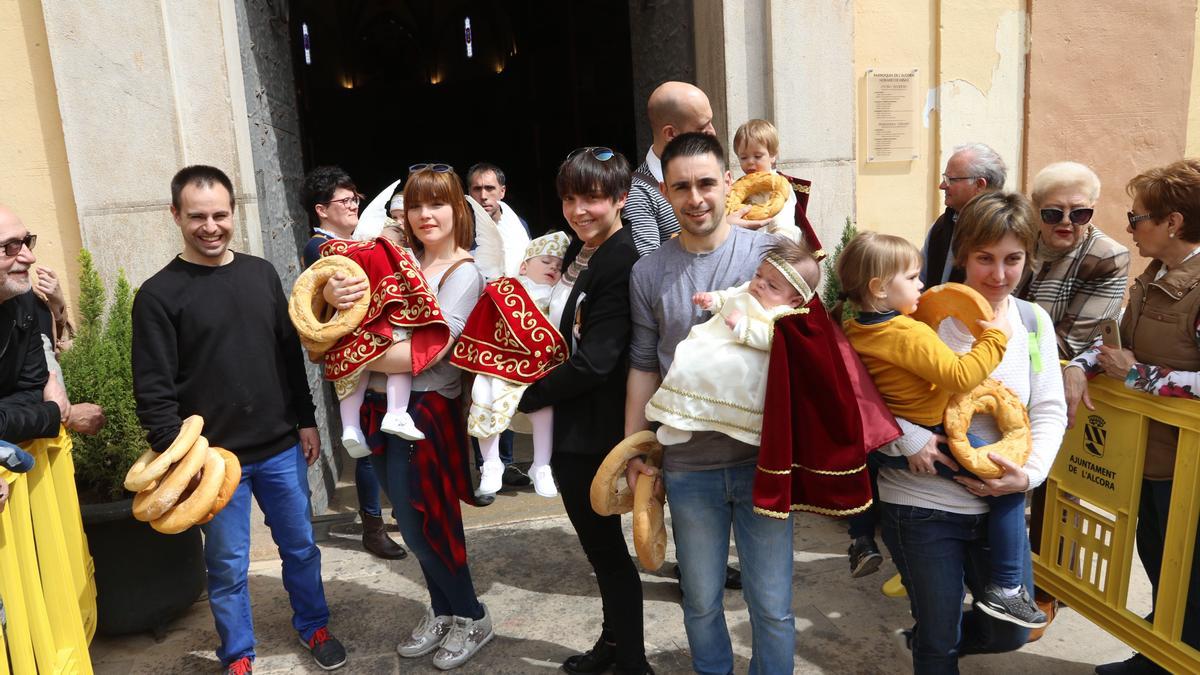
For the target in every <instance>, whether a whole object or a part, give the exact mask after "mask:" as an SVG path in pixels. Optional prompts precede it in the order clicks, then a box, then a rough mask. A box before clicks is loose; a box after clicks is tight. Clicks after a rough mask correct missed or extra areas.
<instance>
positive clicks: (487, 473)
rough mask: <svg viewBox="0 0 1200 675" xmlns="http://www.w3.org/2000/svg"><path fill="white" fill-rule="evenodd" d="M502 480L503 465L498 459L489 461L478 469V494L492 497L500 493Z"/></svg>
mask: <svg viewBox="0 0 1200 675" xmlns="http://www.w3.org/2000/svg"><path fill="white" fill-rule="evenodd" d="M503 478H504V464H503V463H501V461H500V460H498V459H489V460H487V461H485V462H484V463H483V466H482V467H481V468H480V469H479V493H480V494H485V495H494V494H496V493H497V492H499V491H500V486H501V485H502V482H501V481H502V479H503Z"/></svg>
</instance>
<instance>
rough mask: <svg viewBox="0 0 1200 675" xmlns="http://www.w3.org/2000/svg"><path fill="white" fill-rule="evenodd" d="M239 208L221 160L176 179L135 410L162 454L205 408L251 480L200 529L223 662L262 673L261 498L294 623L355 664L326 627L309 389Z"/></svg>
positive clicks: (207, 423) (142, 324)
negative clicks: (235, 241) (312, 486)
mask: <svg viewBox="0 0 1200 675" xmlns="http://www.w3.org/2000/svg"><path fill="white" fill-rule="evenodd" d="M233 213H234V200H233V185H232V184H231V182H230V180H229V178H228V177H227V176H226V175H225V174H224V173H223V172H222V171H221V170H220V169H216V168H213V167H209V166H189V167H186V168H184V169H182V170H180V171H179V173H177V174H176V175H175V178H174V179H173V180H172V181H171V215H172V216H173V217H174V219H175V223H176V224H177V225H178V226H179V229H180V232H181V234H182V235H183V252H182V253H180V255H179V256H178V257H176V258H175V259H174V260H172V261H171V262H170V263H168V264H167V266H166V267H164V268H163V269H162V270H160V271H159V272H158V273H157V274H155V275H154V276H153V277H151V278H150V279H149V280H147V281H146V283H145V284H143V285H142V287H141V289H140V290H139V291H138V294H137V297H136V298H135V299H134V304H133V385H134V394H135V396H136V398H137V413H138V418H139V420H140V421H141V423H142V427H144V428H145V429H146V436H147V438H148V439H149V441H150V445H151V447H152V448H154V449H155V450H157V451H160V452H161V451H162V450H164V449H166V448H167V446H169V445H170V444H171V442H172V441H173V440H174V439H175V437H176V435H177V434H178V433H179V427H180V424H181V422H182V420H183V419H184V418H186V417H188V416H190V415H200V416H201V417H203V418H204V431H203V434H204V436H205V437H206V438H207V439H208V440H209V442H210V443H211V444H212V445H213V446H218V447H223V448H227V449H228V450H230V451H231V452H233V453H235V454H236V455H237V456H238V459H239V460H241V464H242V479H241V484H240V485H239V486H238V489H237V490H236V491H235V492H234V495H233V497H232V498H231V499H230V501H229V503H228V505H226V507H225V509H224V510H222V511H221V512H220V513H219V514H218V515H217V517H216V518H214V519H213V520H212V521H211V522H209V523H208V524H207V525H204V526H203V528H204V534H205V552H204V557H205V561H206V563H207V566H208V589H209V590H208V593H209V606H210V607H211V609H212V612H213V618H214V620H215V622H216V626H217V633H218V634H219V635H220V638H221V645H220V647H219V648H218V649H217V657H218V658H220V659H221V662H222V664H224V665H225V666H226V667H227V668H228V671H227V672H229V673H247V672H251V669H252V667H253V665H252V664H253V661H254V627H253V624H252V622H251V610H250V593H249V590H248V588H247V585H246V576H247V571H248V568H249V552H250V495H251V494H253V495H254V497H255V498H256V499H257V500H258V504H259V507H260V508H262V511H263V513H264V514H265V515H266V521H267V524H268V526H269V527H270V528H271V534H272V537H273V538H274V539H275V542H276V544H277V545H278V546H279V554H280V558H281V559H282V562H283V585H284V587H285V588H286V589H287V591H288V596H289V599H290V600H291V605H292V611H293V615H292V626H293V627H294V628H295V629H296V631H298V632H299V634H300V641H301V643H303V644H304V645H305V647H307V648H308V649H309V650H310V651H311V652H312V655H313V658H314V659H316V661H317V663H318V664H319V665H320V666H321V667H322V668H324V669H326V670H332V669H334V668H337V667H339V666H341V665H342V664H344V663H345V662H346V651H345V649H344V648H343V647H342V645H341V643H339V642H338V640H337V639H336V638H334V637H333V636H332V635H331V634H330V633H329V631H328V630H327V628H326V624H327V623H328V621H329V607H328V605H327V604H326V602H325V591H324V588H323V586H322V584H321V553H320V550H319V549H318V548H317V546H316V544H315V543H314V542H313V534H312V524H311V522H310V521H309V502H308V497H309V492H308V479H307V466H308V465H311V464H312V463H313V462H314V461H316V459H317V457H318V456H319V455H320V451H321V441H320V436H319V435H318V433H317V429H316V422H315V418H314V408H313V403H312V396H311V393H310V392H309V389H308V380H307V377H306V376H305V372H304V364H303V361H302V360H301V353H302V352H301V349H300V341H299V339H298V338H297V336H296V332H295V329H294V328H293V327H292V324H291V321H290V320H289V318H288V314H287V298H286V297H285V296H284V294H283V289H282V287H281V283H280V280H279V276H278V274H277V273H276V272H275V269H274V268H273V267H272V266H271V265H270V263H268V262H267V261H265V260H262V259H261V258H256V257H254V256H249V255H245V254H241V253H234V252H233V251H231V250H229V248H228V246H229V241H230V238H231V237H232V235H233V222H234V221H233Z"/></svg>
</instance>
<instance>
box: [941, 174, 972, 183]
mask: <svg viewBox="0 0 1200 675" xmlns="http://www.w3.org/2000/svg"><path fill="white" fill-rule="evenodd" d="M976 178H978V176H947V175H946V174H942V182H943V183H953V182H954V181H956V180H975V179H976Z"/></svg>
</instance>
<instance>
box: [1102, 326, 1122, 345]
mask: <svg viewBox="0 0 1200 675" xmlns="http://www.w3.org/2000/svg"><path fill="white" fill-rule="evenodd" d="M1100 340H1101V341H1102V343H1103V344H1104V346H1105V347H1112V348H1113V349H1120V348H1121V327H1120V325H1119V324H1118V323H1117V320H1116V319H1105V320H1104V321H1101V322H1100Z"/></svg>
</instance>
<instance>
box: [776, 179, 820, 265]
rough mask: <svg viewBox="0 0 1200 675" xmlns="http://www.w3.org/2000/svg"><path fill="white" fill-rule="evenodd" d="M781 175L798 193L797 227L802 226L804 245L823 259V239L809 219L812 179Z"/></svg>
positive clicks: (818, 258)
mask: <svg viewBox="0 0 1200 675" xmlns="http://www.w3.org/2000/svg"><path fill="white" fill-rule="evenodd" d="M779 175H780V176H783V177H784V178H786V179H787V182H789V183H791V184H792V192H794V193H796V227H798V228H800V234H801V235H802V236H803V237H804V245H805V246H807V247H808V248H809V249H810V250H812V252H813V256H814V257H815V258H816V259H817V260H821V259H822V258H824V257H825V256H826V255H827V254H826V252H825V249H824V248H823V247H822V246H821V240H820V239H818V238H817V232H816V230H814V229H813V226H812V223H810V222H809V221H808V195H809V192H810V191H811V190H812V181H810V180H804V179H803V178H796V177H794V176H789V175H787V174H786V173H783V172H779Z"/></svg>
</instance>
